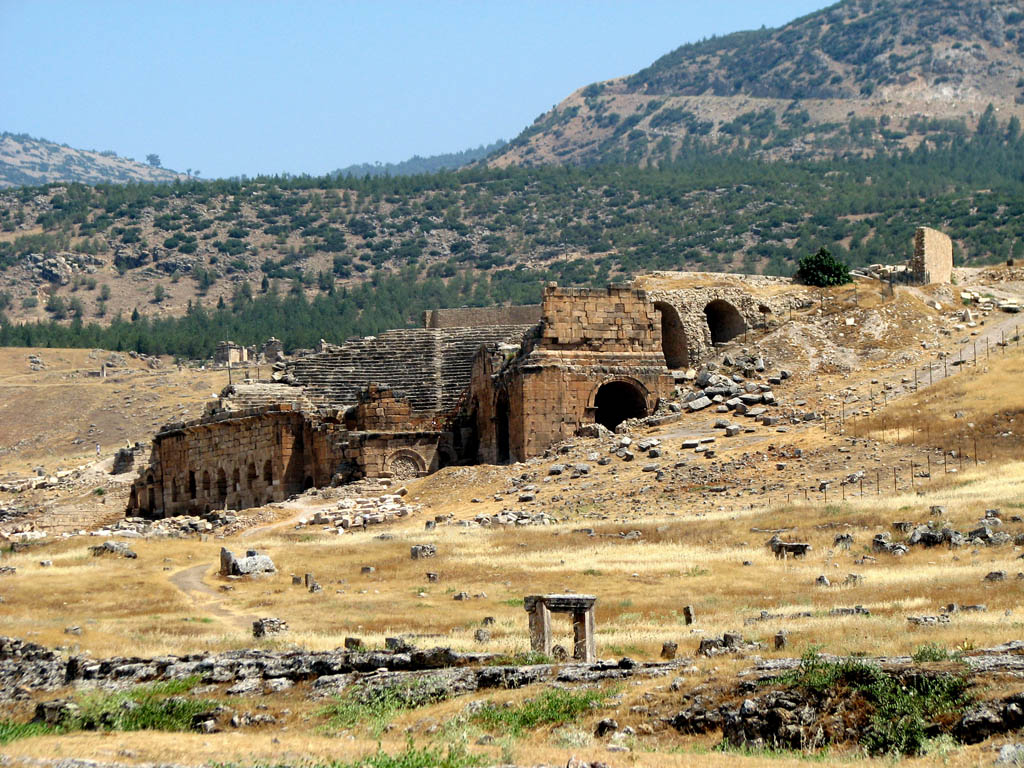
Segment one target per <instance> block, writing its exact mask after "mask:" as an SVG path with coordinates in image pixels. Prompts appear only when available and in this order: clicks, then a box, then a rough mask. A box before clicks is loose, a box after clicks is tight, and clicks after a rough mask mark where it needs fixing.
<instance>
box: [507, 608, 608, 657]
mask: <svg viewBox="0 0 1024 768" xmlns="http://www.w3.org/2000/svg"><path fill="white" fill-rule="evenodd" d="M596 601H597V598H596V597H595V596H594V595H575V594H573V595H529V596H528V597H526V598H524V599H523V607H524V608H526V612H527V613H528V614H530V647H531V648H532V649H533V650H535V651H538V652H540V653H543V654H546V655H548V656H550V655H551V649H552V644H551V614H552V613H571V614H572V636H573V644H572V647H573V651H572V657H573V658H574V659H577V660H578V661H582V662H584V663H585V664H593V663H594V662H596V661H597V641H596V639H595V637H594V631H595V627H594V603H595V602H596Z"/></svg>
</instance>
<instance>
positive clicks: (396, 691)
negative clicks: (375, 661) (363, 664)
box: [319, 677, 450, 736]
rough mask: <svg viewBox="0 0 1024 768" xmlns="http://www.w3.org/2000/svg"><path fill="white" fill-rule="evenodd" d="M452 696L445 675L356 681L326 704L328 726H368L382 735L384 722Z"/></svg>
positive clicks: (324, 710) (322, 714)
mask: <svg viewBox="0 0 1024 768" xmlns="http://www.w3.org/2000/svg"><path fill="white" fill-rule="evenodd" d="M449 696H450V693H449V691H448V689H447V687H446V684H445V681H444V679H443V678H440V677H438V678H436V679H433V678H430V677H421V678H412V679H409V680H403V681H401V682H392V683H388V684H360V685H353V686H351V687H350V688H348V690H346V691H345V693H344V694H342V695H341V696H337V697H335V699H334V701H332V702H331V703H330V704H328V705H326V706H325V707H323V708H322V709H321V710H320V712H319V714H320V715H321V716H324V717H326V718H327V728H328V729H329V730H339V729H344V728H355V727H357V726H362V725H365V726H368V727H369V729H370V731H371V732H372V733H373V734H374V735H376V736H379V735H380V734H381V733H383V731H384V728H385V726H387V725H388V724H389V723H390V722H391V721H392V720H394V719H395V718H396V717H398V716H399V715H400V714H402V713H403V712H407V711H408V710H410V709H417V708H419V707H423V706H426V705H428V704H433V703H435V702H438V701H444V700H445V699H447V698H448V697H449Z"/></svg>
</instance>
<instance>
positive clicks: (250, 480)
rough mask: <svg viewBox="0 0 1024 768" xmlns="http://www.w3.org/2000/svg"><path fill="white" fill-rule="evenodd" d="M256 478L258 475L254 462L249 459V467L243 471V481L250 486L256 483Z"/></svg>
mask: <svg viewBox="0 0 1024 768" xmlns="http://www.w3.org/2000/svg"><path fill="white" fill-rule="evenodd" d="M258 478H259V475H257V474H256V464H255V462H252V461H250V462H249V468H248V469H247V470H246V471H245V482H246V485H247V486H248V487H249V488H252V487H253V486H254V485H255V484H256V480H257V479H258Z"/></svg>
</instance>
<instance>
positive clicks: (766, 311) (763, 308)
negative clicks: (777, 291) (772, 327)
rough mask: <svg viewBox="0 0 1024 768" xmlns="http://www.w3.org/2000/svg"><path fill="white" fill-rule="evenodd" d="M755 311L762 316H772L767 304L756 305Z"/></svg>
mask: <svg viewBox="0 0 1024 768" xmlns="http://www.w3.org/2000/svg"><path fill="white" fill-rule="evenodd" d="M757 311H758V312H760V313H761V314H762V315H770V314H772V308H771V307H769V306H768V305H767V304H758V305H757Z"/></svg>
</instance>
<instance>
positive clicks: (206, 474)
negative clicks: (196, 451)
mask: <svg viewBox="0 0 1024 768" xmlns="http://www.w3.org/2000/svg"><path fill="white" fill-rule="evenodd" d="M203 498H204V499H208V498H210V470H208V469H204V470H203Z"/></svg>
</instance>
